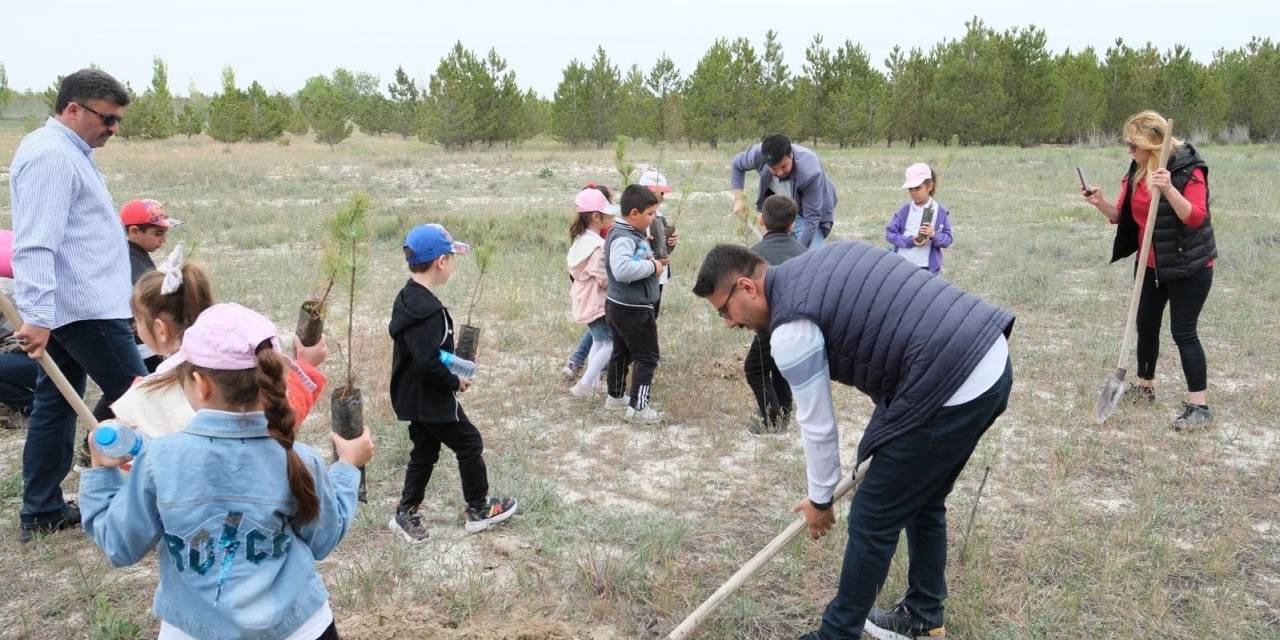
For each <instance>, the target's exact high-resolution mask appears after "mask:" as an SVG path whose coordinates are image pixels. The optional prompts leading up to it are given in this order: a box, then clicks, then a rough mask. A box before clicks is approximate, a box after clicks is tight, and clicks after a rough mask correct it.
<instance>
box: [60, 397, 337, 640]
mask: <svg viewBox="0 0 1280 640" xmlns="http://www.w3.org/2000/svg"><path fill="white" fill-rule="evenodd" d="M294 451H296V452H297V453H298V455H299V456H301V457H302V460H303V462H304V463H305V464H306V465H307V467H309V468H310V469H311V473H312V476H313V477H314V479H315V486H316V495H317V496H318V497H319V500H320V513H319V515H318V516H317V517H316V519H315V520H312V521H311V522H308V523H305V524H296V523H294V522H293V514H294V511H295V507H294V500H293V496H292V494H291V493H290V491H289V481H288V477H287V475H286V472H285V468H286V461H285V450H284V448H283V447H281V446H280V445H279V443H277V442H276V441H275V440H274V439H272V438H271V437H270V436H269V435H268V434H267V420H266V417H265V416H264V415H263V414H262V413H261V412H258V413H229V412H225V411H210V410H201V411H199V412H197V413H196V415H195V417H194V418H193V419H192V420H191V423H190V424H188V425H187V428H186V430H185V431H182V432H179V433H173V434H169V435H166V436H162V437H160V438H156V439H155V440H151V441H149V442H147V444H146V446H145V447H144V448H143V451H142V453H140V454H139V455H138V457H137V458H136V459H135V460H134V461H133V470H132V471H131V472H130V473H129V474H128V477H127V478H126V477H124V476H123V475H122V474H121V473H120V471H118V470H117V469H113V468H94V469H90V470H88V471H85V472H84V474H82V475H81V476H80V506H81V509H82V512H81V519H82V522H83V525H84V530H85V532H86V533H88V534H89V535H90V536H92V537H93V540H94V542H95V543H97V545H98V546H99V547H100V548H101V549H102V550H103V551H104V552H106V554H107V559H108V560H110V561H111V564H112V565H114V566H117V567H120V566H125V565H130V564H133V563H135V562H138V561H139V560H141V559H142V558H143V557H145V556H146V555H147V553H148V552H149V551H151V549H153V548H157V547H158V548H159V551H158V552H157V559H158V560H159V562H160V586H159V587H158V588H157V589H156V597H155V604H154V610H155V613H156V615H157V616H159V617H160V618H161V619H162V620H164V621H166V622H168V623H169V624H172V625H174V626H176V627H178V628H179V629H181V630H183V631H184V632H186V633H187V634H188V635H191V636H194V637H197V638H211V639H222V638H262V639H273V638H283V637H285V636H288V635H289V633H291V632H292V631H294V630H295V629H296V628H298V627H299V626H300V625H301V624H302V623H303V622H304V621H305V620H306V619H307V617H308V616H310V615H311V614H313V613H315V612H316V611H317V610H318V609H319V608H320V607H321V606H322V605H323V604H324V603H325V602H327V601H328V599H329V593H328V591H326V590H325V587H324V582H323V581H322V580H321V579H320V575H319V574H318V573H316V570H315V561H316V560H321V559H323V558H324V557H325V556H326V555H328V554H329V552H330V551H332V550H333V548H334V547H335V546H337V544H338V542H339V541H340V540H342V537H343V536H344V535H345V534H346V532H347V528H348V527H350V526H351V523H352V520H353V519H354V518H355V513H356V488H357V486H358V485H359V482H360V472H359V471H357V470H356V468H355V467H353V466H351V465H349V464H346V463H342V462H338V463H335V464H334V465H333V466H332V467H330V468H328V469H326V468H325V466H324V461H323V459H321V457H320V456H319V454H317V453H316V452H315V451H314V450H313V449H311V448H310V447H308V446H307V445H305V444H302V443H296V444H294Z"/></svg>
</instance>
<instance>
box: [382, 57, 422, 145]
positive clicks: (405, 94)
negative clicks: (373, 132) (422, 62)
mask: <svg viewBox="0 0 1280 640" xmlns="http://www.w3.org/2000/svg"><path fill="white" fill-rule="evenodd" d="M387 93H389V94H391V114H390V115H391V122H390V130H391V131H392V132H394V133H398V134H400V137H401V138H408V137H409V136H411V135H414V134H415V133H417V132H418V108H419V95H418V86H417V85H416V84H414V82H413V79H412V78H410V77H409V74H407V73H405V71H404V67H396V77H395V81H394V82H392V83H391V84H388V85H387Z"/></svg>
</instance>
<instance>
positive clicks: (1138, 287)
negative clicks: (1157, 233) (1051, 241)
mask: <svg viewBox="0 0 1280 640" xmlns="http://www.w3.org/2000/svg"><path fill="white" fill-rule="evenodd" d="M1172 144H1173V120H1170V121H1169V127H1168V130H1167V131H1165V135H1164V143H1163V144H1162V145H1160V164H1159V165H1158V166H1160V167H1161V168H1163V167H1164V166H1165V164H1167V163H1168V162H1169V149H1170V147H1171V146H1172ZM1148 184H1150V181H1149V180H1148ZM1159 208H1160V192H1159V191H1157V190H1154V189H1152V190H1151V206H1150V207H1148V208H1147V228H1146V230H1145V232H1144V233H1143V234H1142V248H1141V249H1140V250H1139V251H1138V268H1137V269H1136V270H1135V271H1134V277H1133V294H1132V295H1130V296H1129V315H1128V317H1127V322H1126V323H1125V325H1124V337H1123V338H1121V340H1120V359H1119V361H1118V362H1117V363H1116V372H1115V374H1113V375H1112V376H1111V377H1110V378H1107V380H1106V382H1104V383H1103V385H1102V393H1101V394H1099V395H1098V404H1096V405H1094V407H1093V417H1094V419H1095V420H1097V421H1098V424H1102V423H1103V422H1106V421H1107V418H1109V417H1111V414H1112V413H1115V410H1116V407H1118V406H1119V405H1120V398H1121V397H1122V396H1123V395H1124V377H1125V374H1126V373H1127V371H1126V370H1125V366H1124V365H1125V360H1127V359H1128V358H1127V356H1128V354H1129V345H1130V343H1131V342H1132V341H1133V334H1134V333H1135V328H1136V325H1137V319H1138V299H1139V298H1141V297H1142V281H1143V279H1144V278H1145V277H1146V274H1147V256H1148V255H1150V254H1151V232H1152V231H1154V230H1155V228H1156V210H1157V209H1159Z"/></svg>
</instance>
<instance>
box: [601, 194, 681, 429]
mask: <svg viewBox="0 0 1280 640" xmlns="http://www.w3.org/2000/svg"><path fill="white" fill-rule="evenodd" d="M620 204H621V209H622V220H621V221H620V222H618V223H616V224H614V225H613V227H612V228H611V229H610V230H609V237H608V238H606V239H605V245H604V263H605V272H606V274H607V275H608V276H609V291H608V293H607V294H606V297H605V304H604V315H605V319H607V320H608V322H609V329H610V330H612V331H613V336H614V338H613V355H611V356H610V357H609V365H608V367H607V368H606V369H605V371H606V377H607V379H608V384H609V396H608V397H607V398H605V401H604V403H605V406H606V407H626V408H627V415H626V417H627V421H629V422H641V423H646V424H652V423H655V422H658V421H659V420H661V419H662V414H660V413H658V411H657V410H656V409H654V408H653V406H652V405H650V404H649V385H650V384H651V383H652V382H653V372H654V371H655V370H656V369H657V368H658V324H657V322H656V313H655V311H654V307H655V305H656V304H657V302H658V275H659V274H661V273H662V270H663V268H664V267H666V265H667V262H668V259H666V258H655V257H654V256H653V250H652V248H651V247H650V246H649V242H648V239H647V238H648V236H647V232H648V230H649V224H650V223H651V222H653V218H654V216H655V215H656V214H657V211H658V198H657V197H655V196H654V195H653V193H652V192H650V191H649V189H647V188H646V187H642V186H640V185H636V184H633V185H631V186H628V187H627V188H626V190H625V191H623V192H622V198H621V201H620ZM633 360H634V361H635V370H634V371H633V372H632V376H631V390H630V394H629V395H628V396H623V395H622V394H623V392H624V391H625V389H626V382H627V369H628V368H629V367H630V366H631V363H632V361H633Z"/></svg>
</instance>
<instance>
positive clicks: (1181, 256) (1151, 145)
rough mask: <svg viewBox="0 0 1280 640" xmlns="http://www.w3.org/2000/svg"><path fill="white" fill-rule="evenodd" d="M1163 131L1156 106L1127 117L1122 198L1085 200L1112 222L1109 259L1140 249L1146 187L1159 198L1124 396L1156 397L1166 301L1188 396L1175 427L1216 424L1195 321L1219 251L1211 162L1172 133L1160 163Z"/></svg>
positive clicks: (1092, 194)
mask: <svg viewBox="0 0 1280 640" xmlns="http://www.w3.org/2000/svg"><path fill="white" fill-rule="evenodd" d="M1168 130H1169V123H1168V121H1166V120H1165V119H1164V117H1162V116H1161V115H1160V114H1158V113H1156V112H1154V111H1143V112H1142V113H1139V114H1136V115H1134V116H1130V117H1129V119H1128V120H1127V121H1126V122H1125V124H1124V129H1123V133H1124V142H1125V145H1126V146H1128V148H1129V155H1130V157H1131V158H1132V160H1131V161H1130V163H1129V170H1128V172H1127V173H1126V174H1125V176H1124V178H1123V179H1122V180H1121V181H1120V195H1119V198H1118V199H1117V200H1116V201H1115V203H1114V204H1112V203H1111V202H1110V201H1109V200H1107V199H1106V198H1104V197H1103V194H1102V192H1101V190H1099V189H1098V187H1095V186H1092V185H1091V186H1090V187H1089V191H1086V192H1084V197H1085V200H1087V201H1088V202H1089V204H1091V205H1093V206H1095V207H1097V208H1098V210H1099V211H1101V212H1102V214H1103V215H1105V216H1106V217H1107V220H1109V221H1110V222H1111V224H1114V225H1116V238H1115V244H1114V248H1113V250H1112V254H1111V261H1112V262H1115V261H1116V260H1120V259H1121V258H1124V257H1127V256H1129V255H1132V254H1133V253H1134V252H1135V251H1137V250H1138V248H1139V246H1140V243H1141V239H1142V234H1143V233H1144V232H1145V230H1146V225H1147V224H1148V223H1149V221H1148V220H1147V211H1148V207H1149V206H1150V204H1151V197H1152V196H1151V193H1152V192H1151V189H1152V188H1154V189H1156V190H1158V191H1159V192H1160V196H1162V200H1161V201H1160V206H1159V208H1158V209H1157V211H1156V219H1155V229H1154V230H1153V232H1152V239H1151V254H1150V255H1149V256H1148V258H1147V265H1146V266H1147V269H1146V270H1145V273H1146V276H1145V278H1144V280H1143V284H1142V298H1141V301H1140V302H1139V303H1138V322H1137V329H1138V372H1137V374H1138V375H1137V379H1136V381H1135V384H1133V385H1131V386H1130V387H1129V389H1127V390H1126V392H1125V395H1126V396H1127V397H1128V398H1129V399H1131V400H1134V401H1139V402H1146V403H1152V402H1154V401H1155V373H1156V358H1157V356H1158V355H1159V350H1160V320H1161V316H1162V315H1163V314H1164V308H1165V305H1166V303H1167V304H1168V306H1169V329H1170V332H1171V333H1172V334H1173V341H1174V343H1176V344H1177V345H1178V353H1179V355H1180V356H1181V359H1182V373H1183V375H1185V376H1186V381H1187V399H1186V401H1185V402H1183V403H1182V410H1181V411H1180V412H1179V414H1178V416H1177V417H1176V418H1175V419H1174V421H1173V428H1174V429H1175V430H1178V431H1183V430H1189V429H1199V428H1204V427H1207V426H1208V425H1209V424H1210V423H1212V422H1213V413H1212V412H1211V411H1210V410H1209V404H1208V400H1207V399H1206V397H1205V387H1206V386H1207V382H1206V380H1207V373H1206V370H1207V367H1206V365H1205V357H1204V348H1203V347H1202V346H1201V345H1200V338H1199V336H1198V335H1197V334H1196V324H1197V322H1198V320H1199V318H1200V310H1201V309H1202V308H1203V307H1204V302H1205V299H1206V298H1208V296H1209V289H1210V288H1211V287H1212V286H1213V263H1214V259H1215V258H1217V256H1218V251H1217V248H1216V247H1215V245H1214V241H1213V225H1212V224H1211V223H1210V216H1209V166H1208V165H1207V164H1205V161H1204V160H1203V159H1202V158H1201V157H1200V155H1199V154H1198V153H1196V150H1195V148H1194V147H1192V146H1191V145H1190V144H1189V143H1186V142H1183V141H1182V140H1179V139H1177V138H1174V139H1173V141H1172V142H1173V145H1172V151H1171V152H1170V157H1169V161H1168V164H1166V165H1165V166H1163V167H1160V166H1158V165H1159V164H1160V159H1159V157H1160V147H1161V145H1162V143H1163V142H1164V137H1165V135H1166V132H1167V131H1168Z"/></svg>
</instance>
